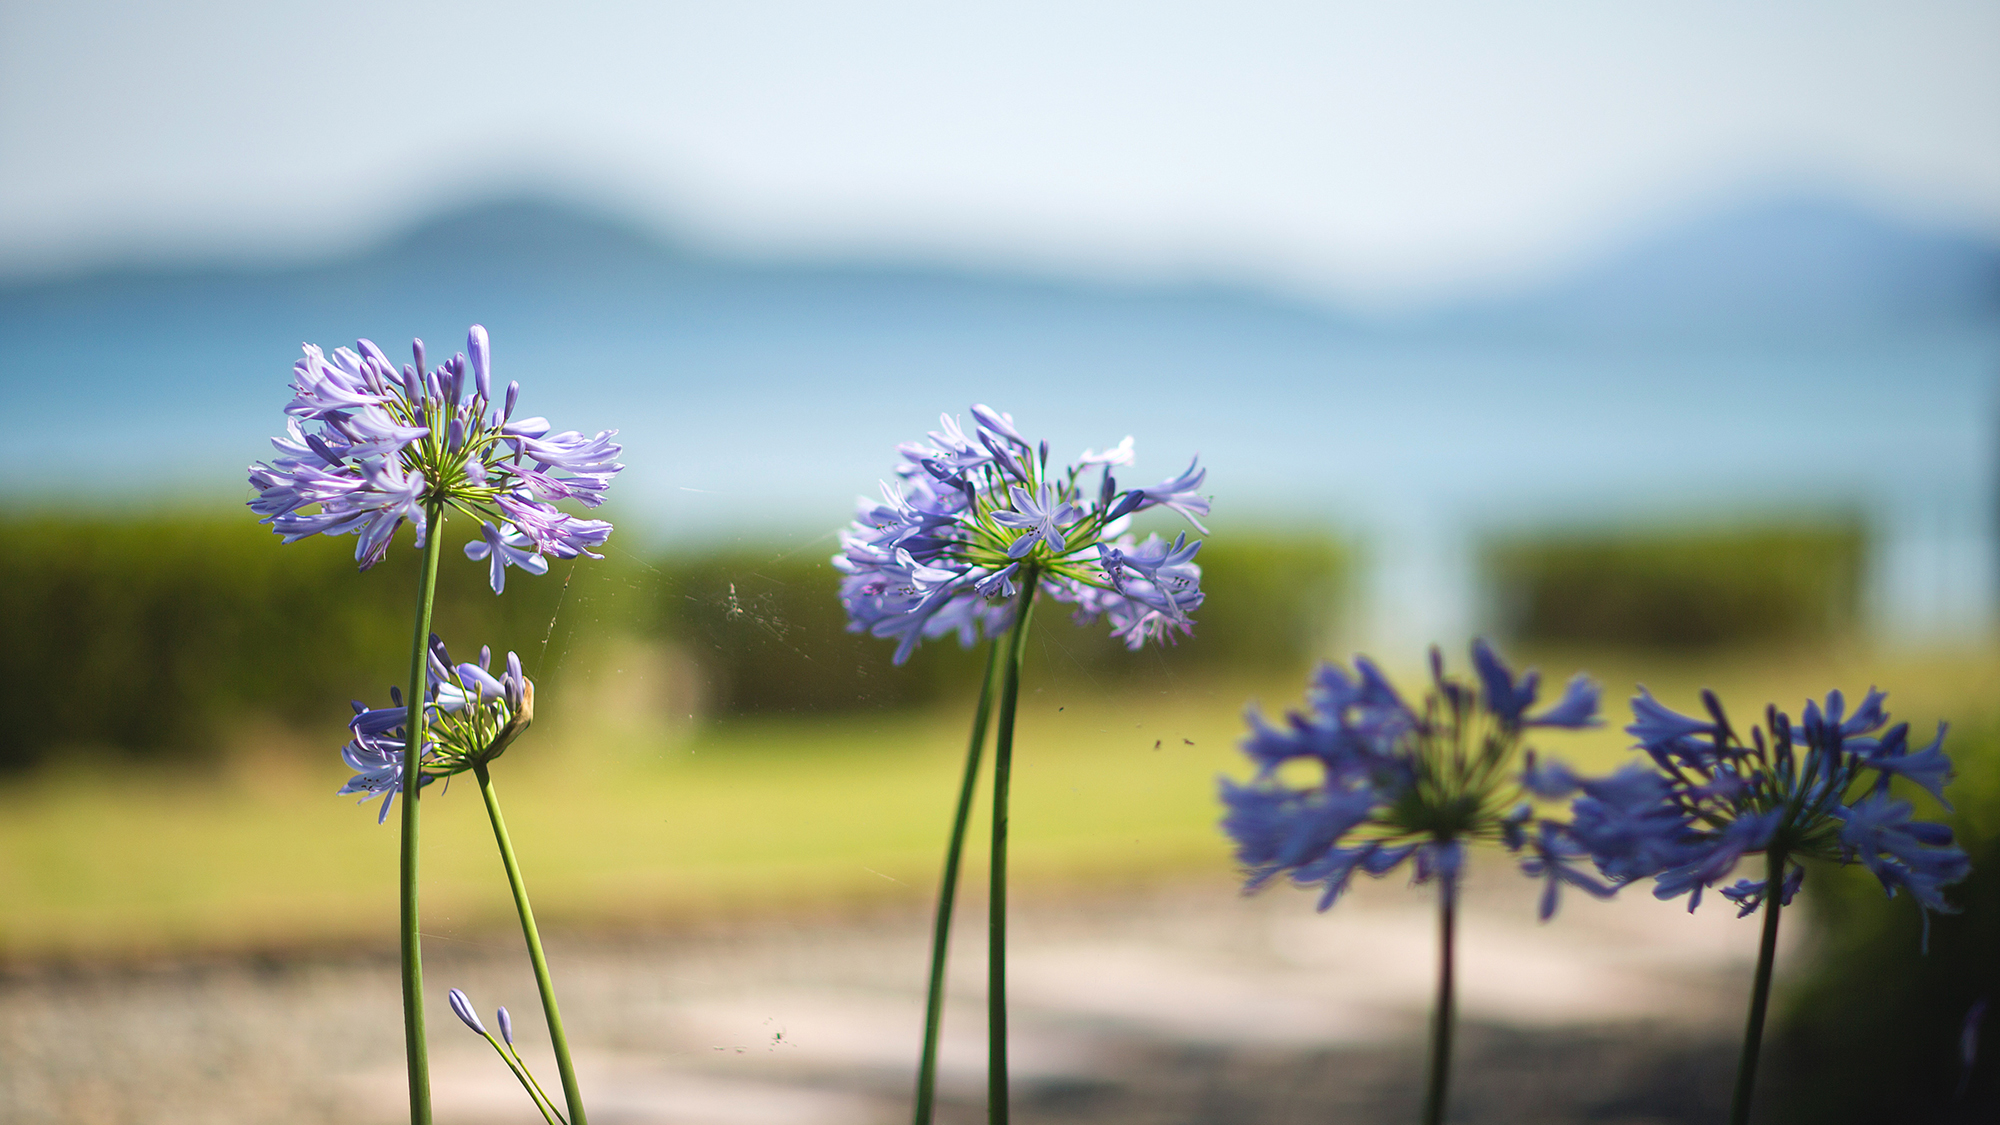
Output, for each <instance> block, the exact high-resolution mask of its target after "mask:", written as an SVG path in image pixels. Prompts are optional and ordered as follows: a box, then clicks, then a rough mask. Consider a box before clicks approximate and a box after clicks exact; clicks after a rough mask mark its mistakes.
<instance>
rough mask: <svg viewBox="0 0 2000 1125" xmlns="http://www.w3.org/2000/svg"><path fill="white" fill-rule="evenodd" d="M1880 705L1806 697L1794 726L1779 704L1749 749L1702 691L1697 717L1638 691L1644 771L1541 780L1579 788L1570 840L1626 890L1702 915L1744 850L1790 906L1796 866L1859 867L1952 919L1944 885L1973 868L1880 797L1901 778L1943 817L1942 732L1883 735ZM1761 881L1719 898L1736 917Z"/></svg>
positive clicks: (1908, 811)
mask: <svg viewBox="0 0 2000 1125" xmlns="http://www.w3.org/2000/svg"><path fill="white" fill-rule="evenodd" d="M1882 700H1883V694H1882V693H1881V692H1878V691H1870V692H1869V693H1868V695H1867V697H1866V698H1865V699H1863V700H1862V702H1861V705H1860V706H1859V707H1857V708H1855V710H1854V712H1853V714H1849V713H1848V712H1847V707H1846V701H1845V700H1844V699H1843V698H1842V697H1841V694H1840V693H1839V692H1837V691H1836V692H1832V693H1830V694H1828V695H1827V697H1826V702H1825V704H1824V705H1823V706H1822V705H1821V704H1819V703H1816V702H1813V701H1811V700H1808V701H1807V702H1806V705H1805V710H1804V712H1803V713H1802V717H1801V720H1800V722H1799V723H1797V724H1796V725H1795V724H1793V722H1792V721H1791V718H1790V717H1789V716H1788V715H1786V714H1785V713H1784V712H1782V711H1779V710H1778V709H1777V708H1776V707H1770V708H1767V709H1766V712H1765V719H1766V722H1765V726H1764V727H1763V728H1752V729H1751V730H1750V732H1749V740H1748V741H1747V742H1746V741H1745V740H1744V739H1743V737H1742V736H1741V735H1739V734H1738V732H1737V730H1736V728H1735V727H1733V726H1732V725H1731V724H1730V722H1729V718H1728V716H1727V715H1726V714H1725V713H1724V712H1723V708H1722V704H1721V702H1720V701H1719V700H1717V699H1716V697H1715V694H1714V693H1713V692H1703V693H1702V702H1703V704H1704V706H1705V708H1706V710H1707V711H1708V717H1707V718H1696V717H1693V716H1689V715H1682V714H1678V713H1676V712H1674V711H1671V710H1669V709H1667V708H1666V707H1664V706H1662V705H1661V704H1660V703H1659V702H1658V701H1657V700H1655V699H1654V698H1653V697H1652V695H1651V693H1649V692H1647V691H1645V689H1643V688H1641V689H1640V694H1639V695H1638V696H1637V697H1635V698H1634V699H1633V700H1632V713H1633V719H1634V721H1633V723H1632V725H1631V726H1629V727H1626V728H1625V730H1626V732H1627V733H1629V734H1631V735H1632V736H1633V737H1634V738H1636V739H1638V744H1639V747H1640V748H1641V749H1643V750H1645V751H1646V753H1647V755H1648V756H1650V757H1651V759H1652V762H1653V768H1648V767H1646V766H1643V765H1633V766H1628V767H1626V768H1625V769H1624V770H1622V771H1620V772H1619V773H1617V774H1615V775H1613V776H1612V777H1610V778H1606V779H1604V780H1602V781H1597V782H1588V781H1579V780H1577V779H1574V778H1562V777H1557V776H1550V777H1549V778H1547V782H1548V783H1547V784H1546V786H1545V791H1546V795H1549V796H1557V795H1565V794H1567V793H1568V792H1572V791H1578V790H1580V791H1581V793H1582V796H1581V797H1580V798H1578V800H1577V801H1576V803H1575V805H1574V806H1573V809H1574V814H1575V815H1574V822H1575V823H1574V826H1573V832H1574V834H1575V836H1576V838H1577V839H1578V840H1579V841H1581V842H1582V843H1583V844H1584V846H1585V847H1587V848H1589V849H1590V851H1591V853H1592V854H1593V855H1594V856H1595V857H1596V859H1597V862H1598V864H1599V866H1600V867H1601V868H1602V869H1603V871H1604V872H1605V873H1606V874H1607V875H1609V876H1611V877H1612V878H1614V879H1617V880H1619V881H1621V882H1622V881H1627V880H1633V879H1643V878H1649V877H1650V878H1653V879H1654V880H1655V887H1654V891H1653V893H1654V894H1655V895H1657V896H1658V897H1660V898H1662V899H1670V898H1677V897H1679V896H1681V895H1687V896H1689V897H1688V909H1689V910H1693V909H1694V908H1695V907H1696V906H1698V905H1700V902H1701V896H1702V891H1703V889H1704V888H1708V887H1713V886H1715V885H1716V884H1717V883H1718V882H1720V881H1721V880H1722V879H1723V878H1725V877H1726V876H1728V875H1729V873H1730V872H1731V871H1732V870H1733V869H1734V868H1735V866H1736V862H1737V860H1739V859H1741V858H1742V857H1743V856H1744V855H1746V854H1748V853H1752V852H1765V853H1767V854H1769V855H1773V856H1777V857H1781V858H1782V859H1783V860H1784V861H1785V862H1786V863H1787V867H1786V870H1785V873H1784V877H1783V879H1782V882H1781V885H1780V886H1779V887H1778V888H1777V889H1778V893H1779V895H1780V896H1781V897H1780V902H1781V904H1788V903H1790V901H1791V898H1792V896H1793V895H1794V894H1796V893H1797V892H1798V889H1799V886H1800V884H1801V883H1802V882H1803V881H1804V879H1805V869H1804V868H1803V867H1800V866H1799V865H1798V864H1797V862H1796V861H1797V860H1799V859H1803V858H1814V859H1824V860H1829V861H1832V862H1835V863H1860V864H1863V865H1865V866H1866V867H1867V868H1868V870H1869V871H1870V872H1872V873H1873V874H1874V875H1875V877H1876V878H1877V879H1879V880H1880V881H1881V883H1882V886H1883V889H1885V890H1886V891H1888V892H1889V894H1891V895H1892V896H1893V895H1894V894H1895V893H1896V892H1897V891H1898V890H1907V891H1908V892H1909V893H1910V896H1911V897H1912V898H1914V899H1915V900H1916V901H1917V904H1918V905H1919V907H1921V908H1922V909H1923V910H1924V911H1925V912H1926V917H1928V912H1929V911H1932V910H1938V911H1949V910H1950V909H1951V906H1950V904H1949V903H1948V902H1946V901H1945V898H1944V892H1943V888H1944V887H1945V886H1947V885H1948V884H1951V883H1954V882H1957V881H1958V880H1960V879H1962V878H1964V877H1965V875H1966V873H1967V871H1968V870H1969V869H1970V865H1969V861H1968V860H1967V858H1966V855H1965V853H1964V852H1963V851H1961V850H1959V849H1958V848H1957V847H1954V846H1953V845H1952V833H1951V829H1950V828H1948V827H1946V826H1945V825H1942V824H1933V823H1928V822H1925V821H1919V820H1916V819H1914V813H1915V810H1914V808H1913V806H1912V805H1911V804H1910V802H1908V801H1905V800H1902V799H1900V798H1897V797H1895V796H1893V795H1891V793H1890V791H1889V783H1890V781H1891V780H1892V779H1893V778H1897V777H1902V778H1905V779H1907V780H1909V781H1910V782H1912V783H1914V784H1915V785H1916V786H1918V787H1919V788H1921V789H1923V790H1925V791H1927V792H1928V793H1930V794H1931V796H1933V797H1935V798H1936V799H1937V800H1938V802H1939V803H1940V804H1943V805H1944V806H1945V807H1946V808H1947V809H1949V808H1950V807H1951V806H1950V804H1949V803H1947V802H1946V801H1945V799H1944V786H1945V783H1946V782H1947V781H1949V780H1950V779H1951V760H1950V759H1949V758H1947V757H1946V756H1945V753H1944V735H1945V726H1944V724H1942V723H1940V724H1938V731H1937V737H1936V738H1934V739H1933V740H1932V741H1931V743H1930V745H1928V746H1925V747H1923V748H1922V749H1920V750H1913V749H1911V747H1910V739H1909V733H1910V728H1909V724H1907V723H1898V724H1896V725H1895V726H1893V727H1888V729H1887V730H1884V729H1883V728H1884V727H1887V726H1888V722H1889V716H1888V714H1887V712H1885V711H1883V709H1882ZM1770 891H1771V888H1770V887H1769V886H1768V881H1767V880H1761V879H1758V880H1753V879H1742V880H1739V881H1737V882H1736V883H1735V884H1733V885H1731V886H1728V887H1725V888H1722V895H1723V897H1725V898H1727V899H1729V900H1730V901H1731V902H1733V903H1735V904H1736V905H1737V906H1738V907H1739V908H1740V912H1741V913H1742V914H1746V915H1747V914H1749V913H1751V912H1753V911H1755V910H1756V909H1757V908H1758V907H1759V906H1761V905H1763V903H1764V900H1765V898H1766V897H1767V896H1768V894H1769V893H1770Z"/></svg>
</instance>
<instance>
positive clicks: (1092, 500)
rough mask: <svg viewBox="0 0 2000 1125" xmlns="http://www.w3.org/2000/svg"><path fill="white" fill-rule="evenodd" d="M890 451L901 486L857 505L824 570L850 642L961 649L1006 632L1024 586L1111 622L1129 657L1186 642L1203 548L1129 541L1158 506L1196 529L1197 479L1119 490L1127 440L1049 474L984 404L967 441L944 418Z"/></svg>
mask: <svg viewBox="0 0 2000 1125" xmlns="http://www.w3.org/2000/svg"><path fill="white" fill-rule="evenodd" d="M898 452H899V453H900V454H901V463H900V464H899V465H898V466H897V467H896V475H897V480H896V481H895V482H893V483H885V484H884V485H883V486H882V497H881V499H880V500H869V499H863V500H862V501H861V505H860V511H859V513H858V514H857V516H856V518H855V521H854V523H853V524H851V525H849V527H848V528H847V530H846V531H845V532H843V533H842V534H841V552H840V554H838V555H835V556H834V559H833V565H834V567H835V568H836V569H837V570H839V571H840V572H841V574H842V579H841V587H840V596H841V601H842V602H843V604H845V606H846V607H847V619H848V626H847V627H848V630H849V631H850V632H856V633H862V632H865V633H871V634H873V635H875V636H878V637H893V638H895V640H896V655H895V660H896V663H898V664H901V663H902V662H903V661H905V660H907V659H909V656H910V653H911V652H913V651H914V650H915V649H916V647H917V645H918V644H919V642H921V641H922V640H924V639H926V638H936V637H942V636H945V635H947V634H956V635H957V636H958V638H959V642H960V643H961V644H967V645H969V644H972V643H973V642H974V641H975V640H977V639H978V637H979V636H980V635H981V634H982V633H983V634H985V635H987V636H997V635H998V634H999V633H1001V632H1003V631H1005V630H1006V628H1007V626H1008V625H1009V624H1010V623H1011V621H1012V619H1013V614H1014V611H1015V606H1014V599H1015V598H1016V596H1017V594H1018V593H1019V592H1020V590H1021V588H1022V585H1023V583H1024V582H1025V581H1026V580H1027V579H1028V578H1029V577H1030V576H1032V577H1033V579H1034V582H1035V586H1036V589H1038V590H1041V591H1046V592H1047V593H1048V594H1049V595H1050V596H1051V597H1054V598H1055V599H1057V600H1058V601H1063V602H1068V603H1070V604H1072V605H1074V606H1075V607H1076V618H1077V620H1078V622H1079V623H1086V624H1087V623H1089V622H1091V621H1095V620H1096V619H1098V618H1100V617H1102V618H1105V619H1107V620H1108V621H1109V622H1110V624H1111V632H1112V635H1113V636H1115V637H1117V638H1118V639H1120V640H1122V641H1124V642H1125V644H1126V647H1128V648H1132V649H1137V648H1139V647H1140V646H1141V645H1143V644H1144V643H1145V642H1146V641H1148V640H1153V639H1159V640H1168V641H1171V640H1173V639H1174V638H1175V635H1176V634H1186V633H1191V632H1193V628H1194V626H1193V614H1194V611H1195V610H1196V609H1198V608H1200V606H1201V603H1202V591H1201V567H1200V566H1199V565H1198V564H1196V563H1195V561H1194V559H1195V555H1196V553H1197V552H1198V551H1200V549H1201V543H1200V542H1199V541H1195V542H1192V543H1190V542H1188V540H1187V537H1186V536H1185V535H1181V536H1178V537H1176V538H1175V539H1174V540H1173V541H1172V542H1171V543H1169V542H1167V541H1166V540H1164V539H1161V538H1160V537H1159V536H1157V535H1152V536H1148V537H1147V538H1146V539H1145V541H1143V542H1140V541H1139V540H1137V539H1136V538H1135V537H1134V536H1132V535H1131V534H1129V533H1128V530H1127V529H1128V526H1129V523H1130V520H1129V517H1130V516H1131V515H1132V514H1134V513H1136V512H1141V511H1145V510H1146V509H1148V508H1154V507H1160V508H1166V509H1168V510H1171V511H1175V512H1178V513H1180V514H1181V515H1182V516H1184V517H1186V518H1187V520H1188V522H1190V523H1192V524H1194V525H1195V527H1197V528H1200V527H1201V523H1200V521H1199V520H1198V519H1197V517H1198V516H1203V515H1207V514H1208V510H1209V505H1208V501H1207V500H1206V499H1204V498H1203V497H1202V496H1201V495H1200V494H1199V493H1197V492H1196V491H1195V490H1196V489H1197V488H1199V487H1200V485H1201V483H1202V481H1203V480H1204V479H1205V475H1206V470H1203V469H1200V468H1198V467H1196V466H1193V465H1190V466H1189V468H1188V471H1187V472H1185V473H1182V474H1181V475H1180V476H1178V477H1176V478H1174V479H1173V480H1170V481H1167V482H1166V483H1164V484H1162V485H1160V486H1158V487H1156V488H1151V489H1133V490H1125V489H1121V488H1120V487H1119V485H1118V481H1117V479H1116V477H1114V476H1113V473H1112V470H1113V469H1114V468H1122V467H1124V466H1126V465H1129V464H1130V463H1131V461H1132V439H1131V438H1130V437H1127V438H1126V439H1125V440H1124V441H1122V442H1120V443H1119V444H1118V445H1116V446H1113V447H1111V448H1110V449H1108V450H1106V451H1104V452H1102V453H1094V452H1088V451H1086V452H1085V453H1084V454H1083V456H1082V457H1080V458H1079V459H1078V460H1077V462H1076V463H1075V464H1073V465H1070V466H1068V467H1067V468H1060V469H1051V467H1050V465H1049V450H1048V443H1047V442H1043V443H1041V444H1040V445H1030V444H1029V442H1028V439H1027V438H1025V437H1023V436H1022V435H1021V432H1020V431H1019V430H1018V429H1017V428H1016V427H1015V425H1014V419H1013V418H1012V417H1011V416H1010V415H1007V414H1002V413H1000V412H999V411H996V410H994V409H992V408H991V407H988V406H984V405H979V406H974V407H973V408H972V427H971V428H970V430H968V429H966V428H965V427H964V426H963V425H962V424H961V423H960V422H959V420H958V419H956V418H954V417H952V416H950V415H946V416H944V418H943V419H942V420H941V423H940V426H939V428H938V429H937V430H935V431H932V432H931V433H930V435H929V440H928V441H922V442H911V443H907V444H905V445H903V446H900V447H899V449H898ZM1086 473H1093V474H1094V475H1095V477H1096V480H1095V481H1094V482H1092V481H1090V480H1088V479H1086V477H1085V474H1086ZM1093 483H1094V485H1095V487H1094V488H1093V487H1089V486H1090V485H1091V484H1093ZM1204 530H1205V529H1204Z"/></svg>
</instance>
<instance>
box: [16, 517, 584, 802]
mask: <svg viewBox="0 0 2000 1125" xmlns="http://www.w3.org/2000/svg"><path fill="white" fill-rule="evenodd" d="M461 522H462V521H461ZM451 530H453V531H456V530H459V529H458V528H456V527H454V528H452V529H451ZM407 542H408V540H407V532H406V533H405V538H404V539H403V540H402V543H404V544H406V543H407ZM460 546H461V543H460V542H459V541H457V540H456V539H453V540H452V541H450V542H448V544H447V546H446V548H445V550H446V559H445V563H444V567H443V574H442V576H441V578H440V581H439V584H438V599H437V611H436V627H437V631H438V633H439V634H440V635H442V636H445V637H446V638H447V639H452V640H459V643H461V644H471V643H473V642H474V640H475V639H479V640H483V641H485V643H490V644H492V645H493V646H494V647H495V648H496V649H501V650H504V649H507V648H514V649H516V650H519V651H522V652H524V653H533V652H536V651H538V650H539V648H540V646H541V644H542V641H543V639H544V637H545V636H547V635H548V627H549V624H550V621H551V618H552V617H553V615H554V612H555V603H556V600H557V599H558V598H559V597H561V596H562V593H563V590H562V585H561V583H560V581H555V580H541V581H534V580H529V579H526V578H525V577H520V576H516V577H515V578H514V580H513V582H512V583H510V585H509V588H508V591H507V596H506V597H504V598H495V597H494V596H493V594H492V592H491V591H490V590H488V589H487V588H486V577H485V574H486V572H485V568H484V567H483V566H480V565H476V564H474V563H472V562H470V561H468V560H466V559H465V558H463V557H462V556H458V557H456V558H454V557H453V556H454V554H455V553H456V552H457V550H458V548H459V547H460ZM353 552H354V540H353V539H352V538H346V537H343V538H341V539H338V540H334V539H328V538H325V537H319V538H315V539H312V540H308V541H306V542H302V543H297V544H293V545H292V546H289V547H287V546H284V545H282V544H281V543H280V542H279V541H278V539H277V538H276V537H275V536H274V535H272V534H271V532H270V531H269V530H267V529H265V528H263V527H261V526H259V525H257V524H256V523H255V522H254V520H253V519H252V518H251V517H250V516H249V515H248V514H247V513H246V514H244V515H242V516H240V517H233V516H228V515H223V516H205V515H197V516H185V517H161V518H146V519H137V520H115V519H76V518H55V517H33V516H25V517H21V516H17V517H11V518H4V519H0V574H4V580H0V700H4V704H5V709H6V713H7V715H8V721H7V722H5V723H0V769H20V768H23V767H27V766H32V765H35V764H38V763H40V762H42V761H43V760H45V759H46V758H47V757H48V756H49V755H51V754H53V753H56V752H59V751H88V750H93V749H105V748H115V749H116V750H118V751H120V752H123V753H128V754H134V755H139V756H148V755H153V756H159V755H187V756H191V757H192V758H201V757H206V756H209V755H211V754H212V753H213V752H214V751H215V750H216V748H217V747H216V741H217V739H218V738H220V737H221V736H222V735H223V733H224V732H225V731H226V729H227V724H228V722H229V720H231V719H232V718H234V717H237V716H241V715H244V714H246V713H257V714H263V715H267V716H269V717H271V718H274V719H277V720H279V721H282V722H286V723H290V724H294V725H298V726H300V727H301V728H302V729H316V728H318V727H322V726H326V725H327V724H328V722H329V716H332V717H333V718H334V719H337V718H338V717H339V716H340V715H342V714H344V712H345V708H344V704H345V702H346V700H348V699H350V698H358V699H362V700H366V701H369V702H371V703H375V704H377V705H383V704H386V702H387V700H386V695H387V690H388V685H389V684H391V683H397V684H400V683H402V682H403V681H404V680H405V679H406V678H407V676H408V667H409V665H408V660H409V656H408V653H409V645H410V626H411V613H412V610H413V608H414V603H415V596H416V582H417V562H418V559H417V553H416V552H414V551H411V550H407V549H399V550H394V551H391V552H390V554H389V557H388V559H387V560H385V561H384V562H383V563H382V565H380V566H378V567H376V568H375V569H373V570H371V571H368V572H367V573H361V572H359V571H357V570H356V569H355V565H354V554H353ZM560 572H561V564H559V566H558V574H560ZM461 638H462V640H461ZM329 737H330V738H332V739H337V738H338V737H339V733H338V730H337V729H335V730H334V731H333V733H332V734H330V735H329Z"/></svg>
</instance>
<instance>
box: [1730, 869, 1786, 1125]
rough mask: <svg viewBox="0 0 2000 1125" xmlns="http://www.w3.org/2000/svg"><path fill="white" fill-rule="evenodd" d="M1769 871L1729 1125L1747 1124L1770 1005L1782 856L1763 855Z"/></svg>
mask: <svg viewBox="0 0 2000 1125" xmlns="http://www.w3.org/2000/svg"><path fill="white" fill-rule="evenodd" d="M1766 858H1767V859H1768V860H1769V862H1770V871H1769V874H1768V875H1767V876H1766V879H1767V881H1766V882H1765V884H1764V938H1763V941H1762V942H1760V943H1759V944H1758V946H1757V976H1756V978H1755V980H1753V981H1752V982H1751V985H1750V1020H1749V1023H1748V1025H1747V1026H1746V1027H1745V1028H1744V1029H1743V1053H1742V1054H1741V1055H1740V1056H1738V1057H1737V1061H1736V1093H1735V1096H1733V1097H1732V1098H1730V1100H1729V1125H1748V1123H1749V1121H1750V1096H1751V1094H1752V1093H1754V1092H1755V1091H1756V1088H1757V1054H1758V1051H1759V1050H1760V1049H1761V1048H1762V1047H1763V1044H1764V1012H1765V1009H1767V1008H1768V1007H1769V1006H1770V1003H1771V966H1772V964H1773V963H1774V962H1775V961H1776V960H1777V958H1778V913H1779V911H1780V910H1782V909H1783V906H1784V904H1783V902H1782V901H1781V900H1782V899H1783V898H1784V897H1785V896H1784V885H1785V853H1784V852H1782V851H1778V850H1775V849H1774V850H1772V851H1770V852H1768V853H1766Z"/></svg>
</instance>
